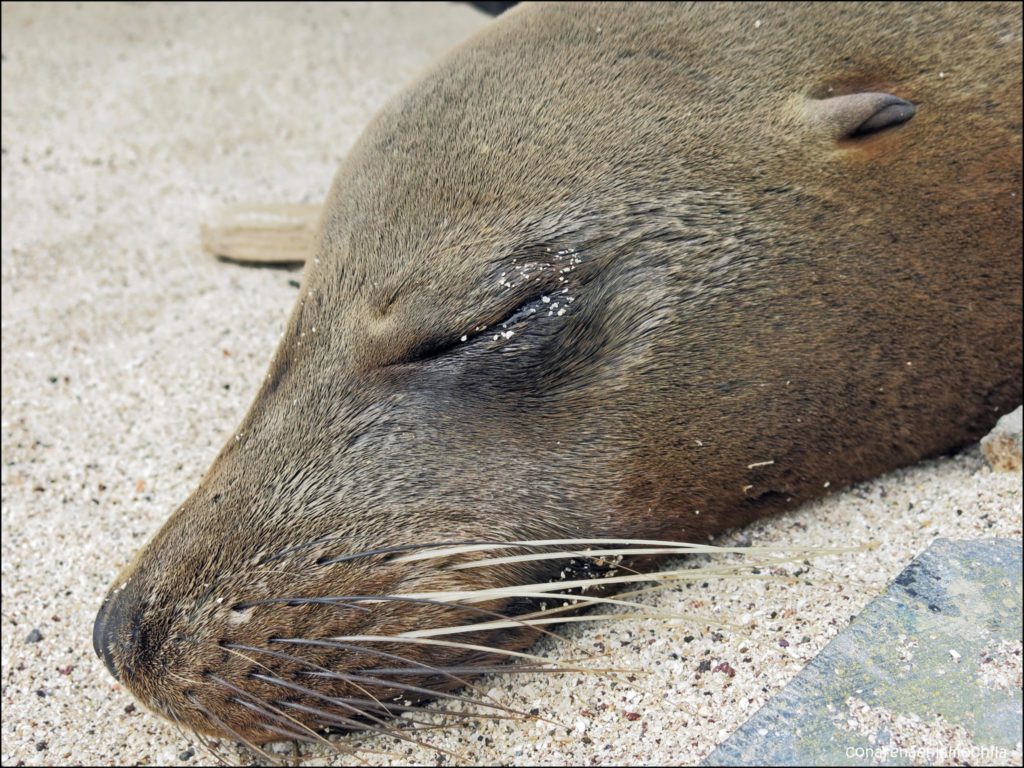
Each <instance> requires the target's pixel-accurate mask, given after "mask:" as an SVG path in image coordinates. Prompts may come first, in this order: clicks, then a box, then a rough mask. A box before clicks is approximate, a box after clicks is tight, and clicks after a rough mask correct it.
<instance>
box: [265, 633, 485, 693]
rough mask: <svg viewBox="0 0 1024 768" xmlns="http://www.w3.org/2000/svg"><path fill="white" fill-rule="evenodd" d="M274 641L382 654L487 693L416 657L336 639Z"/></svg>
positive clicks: (371, 654) (368, 653)
mask: <svg viewBox="0 0 1024 768" xmlns="http://www.w3.org/2000/svg"><path fill="white" fill-rule="evenodd" d="M273 642H276V643H292V644H295V645H314V646H320V647H326V648H338V649H340V650H345V651H353V652H355V653H362V654H366V655H367V656H380V657H382V658H385V659H394V660H395V661H404V662H406V663H407V664H415V665H416V666H417V667H420V669H418V670H415V673H416V674H420V675H422V674H423V670H430V671H431V672H435V673H437V674H439V675H442V676H443V677H448V678H451V679H452V680H454V681H455V682H457V683H459V684H460V685H464V686H465V687H467V688H471V689H472V690H474V691H476V692H477V693H480V694H481V695H486V694H483V693H482V692H481V691H479V690H478V689H477V688H476V687H475V686H474V685H473V684H472V683H470V682H469V680H466V679H465V678H462V677H456V676H455V675H453V674H449V673H448V672H446V671H445V670H444V669H442V668H440V667H435V666H433V665H431V664H426V663H424V662H422V661H415V660H414V659H409V658H406V657H405V656H399V655H398V654H396V653H387V652H386V651H378V650H376V649H375V648H366V647H364V646H359V645H355V644H352V643H339V642H338V641H336V640H281V639H279V638H275V639H274V640H273Z"/></svg>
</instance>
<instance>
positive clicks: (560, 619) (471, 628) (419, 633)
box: [397, 613, 676, 637]
mask: <svg viewBox="0 0 1024 768" xmlns="http://www.w3.org/2000/svg"><path fill="white" fill-rule="evenodd" d="M659 618H660V619H664V617H663V616H658V615H657V614H651V613H622V614H617V613H602V614H588V615H586V616H552V617H550V618H540V619H530V620H528V621H516V622H506V621H487V622H480V623H478V624H466V625H463V626H459V627H438V628H435V629H416V630H410V631H408V632H403V633H402V634H400V635H397V637H436V636H439V635H441V636H443V635H457V634H460V633H462V632H478V631H482V630H487V631H490V630H495V629H510V628H512V627H517V626H522V625H524V624H525V625H527V626H530V627H535V626H540V625H544V624H569V623H573V622H584V621H624V620H626V619H659ZM670 621H676V620H675V619H671V620H670Z"/></svg>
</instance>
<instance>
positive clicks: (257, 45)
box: [2, 4, 1021, 765]
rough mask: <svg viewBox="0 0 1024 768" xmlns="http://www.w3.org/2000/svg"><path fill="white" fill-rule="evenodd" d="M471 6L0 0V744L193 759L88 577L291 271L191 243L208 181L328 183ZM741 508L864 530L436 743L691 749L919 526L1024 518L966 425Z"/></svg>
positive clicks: (233, 413) (188, 461)
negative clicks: (124, 657) (123, 670)
mask: <svg viewBox="0 0 1024 768" xmlns="http://www.w3.org/2000/svg"><path fill="white" fill-rule="evenodd" d="M486 23H488V19H487V18H486V17H484V16H481V15H479V14H477V13H476V12H475V11H474V10H472V9H470V8H468V7H464V6H458V5H454V4H437V5H431V6H430V7H427V6H426V5H419V4H414V5H411V6H407V7H395V6H369V5H356V4H353V5H344V6H340V7H339V6H320V5H317V6H301V5H287V6H277V5H259V6H248V7H240V6H210V5H203V6H201V7H197V6H166V5H152V6H150V5H145V4H116V5H101V6H88V7H81V8H80V7H77V6H72V5H61V6H59V7H38V6H31V5H20V4H19V5H15V4H5V5H4V6H3V56H4V60H3V66H2V73H3V81H2V85H3V117H2V128H3V157H2V172H3V189H2V194H3V214H2V228H3V251H2V271H3V289H2V299H3V410H2V420H3V473H2V482H3V495H2V504H3V530H2V534H3V669H2V680H3V747H2V761H3V764H4V765H15V764H32V765H39V764H54V763H62V764H68V763H85V764H111V763H124V762H133V763H140V764H158V763H165V764H166V763H183V764H196V763H198V762H208V761H209V760H210V757H209V755H208V754H207V753H205V752H203V751H202V749H201V748H200V746H199V745H198V743H197V742H196V741H195V740H194V739H193V738H190V737H189V736H187V735H183V734H179V733H177V732H176V731H175V730H174V729H173V728H172V727H171V726H170V725H169V724H168V723H166V722H164V721H162V720H160V719H158V718H157V717H156V716H154V715H151V714H149V713H147V712H145V711H143V710H142V708H141V707H136V706H135V705H134V704H133V702H132V699H131V697H130V696H129V695H128V694H127V693H126V692H125V691H124V690H122V689H121V688H120V686H118V685H117V684H116V683H115V682H114V681H113V680H112V679H111V678H110V676H109V675H108V674H107V672H106V670H105V669H104V668H103V665H102V663H101V662H100V661H99V659H97V658H96V657H95V656H94V654H93V651H92V644H91V629H92V621H93V618H94V615H95V611H96V609H97V608H98V606H99V603H100V600H101V598H102V596H103V593H104V590H105V589H106V587H107V586H108V584H109V582H110V580H111V579H112V577H113V575H114V574H115V573H116V571H117V570H118V569H119V568H120V567H121V566H122V565H123V564H124V563H125V562H126V560H127V559H128V558H129V557H130V556H131V554H132V553H133V552H134V551H135V550H136V549H137V548H138V547H139V546H140V545H142V544H143V543H144V541H145V540H146V539H147V538H148V537H149V536H150V535H151V534H152V533H153V532H154V531H155V530H156V529H157V528H158V527H159V525H160V524H161V523H162V521H163V520H164V519H165V518H166V516H167V515H168V514H169V513H170V511H171V510H172V509H173V508H174V507H175V505H176V504H178V503H179V502H181V501H182V499H184V497H185V496H186V494H187V493H188V491H189V490H190V489H191V488H192V487H193V486H194V484H195V483H196V482H197V481H198V479H199V478H200V476H201V475H202V473H203V472H204V471H205V469H206V467H207V465H208V463H209V462H210V461H211V459H212V458H213V457H214V455H215V454H216V452H217V450H218V449H219V447H220V444H221V442H222V441H223V440H224V439H225V438H226V436H227V435H228V434H230V432H231V430H232V429H233V428H234V426H235V425H236V423H237V421H238V420H239V419H240V418H241V416H242V414H243V413H244V410H245V409H246V408H247V406H248V404H249V402H250V400H251V398H252V396H253V393H254V391H255V387H256V385H257V383H258V382H259V381H260V379H261V378H262V376H263V372H264V368H265V366H266V364H267V362H268V361H269V359H270V355H271V352H272V351H273V349H274V347H275V345H276V342H277V338H278V334H279V333H280V331H281V329H282V327H283V324H284V321H285V318H286V316H287V313H288V311H289V308H290V305H291V303H292V302H293V300H294V298H295V295H296V291H295V289H294V288H293V287H291V286H289V280H290V279H295V278H297V277H298V274H291V273H287V272H281V271H274V270H265V269H245V268H241V267H237V266H230V265H226V264H221V263H217V262H215V261H213V260H211V259H209V258H208V257H206V256H205V255H204V254H203V253H201V251H200V249H199V245H198V227H199V223H200V222H201V221H202V220H203V219H204V217H206V216H207V215H208V214H209V212H211V211H212V210H214V209H215V208H217V207H218V206H220V205H222V204H223V203H227V202H235V201H259V200H267V201H275V200H280V201H300V200H302V201H317V200H319V199H320V198H322V196H323V195H324V194H325V192H326V190H327V187H328V185H329V183H330V179H331V177H332V175H333V173H334V170H335V168H336V166H337V163H338V161H339V160H340V158H341V157H342V156H343V155H344V153H345V151H346V150H347V149H348V147H349V146H350V145H351V143H352V142H353V140H354V139H355V138H356V136H357V135H358V133H359V131H360V130H361V129H362V127H363V125H364V124H365V123H366V122H367V120H368V119H369V117H370V116H371V115H372V114H373V112H374V110H375V109H376V108H377V107H378V106H379V105H380V104H381V103H382V102H383V101H384V100H385V99H386V98H387V97H388V96H389V95H390V94H391V93H393V92H394V91H395V90H396V88H397V87H399V86H400V85H401V84H402V83H404V82H406V81H408V80H409V79H410V78H411V77H412V76H413V75H414V74H415V73H416V72H417V70H418V69H419V68H420V67H422V66H423V65H424V64H425V63H426V62H427V61H429V60H430V59H431V58H432V57H434V56H435V55H437V54H438V53H440V52H441V51H443V50H445V49H446V48H448V47H450V46H451V45H452V44H453V43H454V42H455V41H457V40H459V39H461V38H463V37H465V36H466V35H468V34H470V33H471V32H472V31H473V30H475V29H478V28H480V27H482V26H483V25H485V24H486ZM747 533H749V536H750V538H751V539H752V540H753V541H755V542H756V543H758V544H761V543H787V544H794V545H804V544H813V545H821V546H829V545H833V546H834V545H849V544H864V543H868V542H878V543H879V546H878V548H877V549H874V550H872V551H867V552H863V553H860V554H856V555H847V556H842V557H832V558H828V559H826V560H822V561H819V562H816V567H815V568H813V569H812V570H810V571H809V572H807V573H804V574H803V575H801V576H800V577H799V579H798V580H797V581H796V582H795V583H786V582H784V581H782V580H779V579H776V580H772V581H746V582H720V583H716V582H712V583H711V584H710V585H709V586H708V587H707V588H704V587H700V586H696V587H692V588H685V587H682V588H679V589H676V590H668V591H666V592H664V593H661V594H658V595H656V596H653V597H651V598H650V602H651V603H652V604H653V605H657V606H660V607H662V608H665V609H670V610H673V611H701V612H704V613H710V614H713V615H716V616H721V617H727V618H730V619H732V620H733V621H735V622H737V623H740V624H743V625H744V628H742V629H738V630H730V631H725V632H722V633H721V634H719V635H714V634H712V633H711V632H708V631H705V627H704V626H703V625H699V624H698V625H695V626H693V627H667V626H665V625H663V624H660V623H658V622H654V621H636V622H624V623H617V624H614V625H604V626H600V627H584V628H577V629H573V630H570V631H568V632H566V633H565V634H566V636H568V637H572V638H575V639H576V640H577V641H578V642H579V643H580V644H581V646H582V647H583V648H590V649H596V650H599V651H600V650H603V651H604V652H606V653H607V654H608V655H607V657H606V662H605V663H607V664H609V665H614V666H616V667H620V668H629V669H635V670H638V671H640V670H642V671H643V672H645V673H647V674H643V673H639V672H638V674H635V675H632V677H631V678H627V677H625V676H622V675H619V676H604V677H601V676H584V677H582V678H574V677H572V676H569V677H558V676H541V675H524V676H503V677H496V678H492V679H490V680H489V681H485V683H484V686H483V687H485V688H487V687H490V688H492V689H494V692H495V694H496V695H497V694H500V696H501V700H502V701H503V702H504V703H506V704H508V705H510V706H516V707H520V708H523V709H527V710H529V709H531V708H536V709H537V710H539V711H540V712H541V713H543V714H546V715H548V716H550V717H552V718H553V719H557V720H560V721H561V722H563V723H566V724H567V725H569V726H570V728H571V730H570V731H568V732H563V731H560V730H558V729H555V728H553V727H552V726H550V725H548V724H545V723H541V722H536V721H535V722H507V721H505V722H502V721H484V722H479V723H474V724H472V725H466V726H464V727H462V728H458V729H453V730H450V731H448V732H446V733H434V734H433V735H432V736H431V738H433V739H435V741H436V742H437V743H443V744H445V745H447V747H448V748H451V749H454V750H456V751H458V752H461V753H462V754H464V755H465V759H466V761H467V762H474V763H520V764H522V763H527V764H529V763H536V764H539V763H544V764H557V763H565V762H571V763H591V762H594V763H603V764H616V763H651V764H658V763H693V762H696V761H699V760H700V759H701V758H703V757H704V756H705V755H707V754H708V752H710V751H711V750H712V749H713V748H714V746H715V745H716V744H717V743H718V742H720V741H721V740H723V739H724V738H725V737H726V736H727V735H729V734H730V733H731V732H732V731H733V730H734V729H735V728H736V727H738V726H739V725H740V724H741V723H742V722H743V721H744V720H745V719H746V718H747V716H749V715H750V714H751V713H752V712H753V711H754V710H755V709H756V708H757V707H758V706H760V705H761V704H762V703H764V702H765V701H766V700H767V699H768V698H769V697H770V696H771V695H772V694H774V693H776V692H777V691H778V690H779V689H780V688H781V687H782V686H783V685H784V684H785V683H786V682H787V681H788V680H789V679H791V678H792V676H793V675H794V674H795V673H796V672H797V671H799V670H800V669H801V667H802V666H803V665H804V664H805V663H806V662H807V661H808V660H809V659H810V658H812V657H813V656H814V654H815V653H817V651H818V650H820V649H821V647H822V646H823V645H824V644H825V643H826V642H827V641H828V639H829V638H831V637H832V636H833V635H834V634H835V633H837V632H839V631H840V630H841V629H842V628H843V627H844V626H845V625H846V624H847V622H848V621H849V619H850V617H851V616H852V615H854V614H856V613H857V611H859V610H860V609H861V607H863V606H864V605H865V604H866V602H867V601H868V600H869V599H870V598H871V597H872V596H873V595H875V594H877V593H878V591H880V590H881V588H882V587H883V586H884V585H885V584H886V583H887V581H888V580H889V579H890V578H892V577H893V576H894V575H895V574H896V573H897V572H898V571H899V570H900V569H901V568H902V567H903V566H904V565H905V564H906V563H907V562H909V561H910V559H911V558H912V557H913V556H914V555H916V554H917V553H918V552H920V551H921V550H922V549H923V548H924V547H926V546H927V545H928V543H929V542H931V541H932V540H933V539H934V538H935V537H937V536H947V537H953V538H958V537H980V536H986V537H987V536H1009V537H1014V538H1016V539H1020V537H1021V475H1020V473H1019V472H1017V473H1007V474H996V473H993V472H992V471H990V470H989V469H988V468H987V467H986V466H985V465H984V463H983V462H982V461H981V460H980V458H979V455H978V452H977V450H974V451H972V452H969V453H968V454H966V455H964V456H961V457H958V458H956V459H952V460H943V461H939V462H930V463H927V464H924V465H921V466H919V467H915V468H912V469H909V470H906V471H903V472H898V473H895V474H893V475H891V476H889V477H886V478H883V479H881V480H879V481H876V482H874V483H872V484H869V485H866V486H864V487H861V488H857V489H854V490H852V491H849V492H846V493H843V494H840V495H837V496H836V497H833V498H831V499H828V500H826V501H823V502H820V503H817V504H813V505H810V506H808V507H805V508H804V509H802V510H801V511H799V512H798V513H795V514H791V515H789V516H786V517H783V518H780V519H777V520H775V521H772V522H770V523H766V524H760V525H757V526H755V527H753V528H751V529H749V531H748V532H747ZM33 629H38V631H39V632H40V633H41V634H42V636H43V639H42V640H41V641H39V642H36V643H28V642H26V638H27V636H28V635H29V633H30V632H31V631H32V630H33ZM691 636H692V637H693V639H692V640H691V641H689V642H687V641H686V638H687V637H691ZM782 640H785V641H786V642H787V643H788V646H786V647H783V646H782V645H781V644H780V641H782ZM541 646H542V647H545V644H543V643H542V644H541ZM704 660H709V661H710V662H711V664H712V669H714V668H715V667H717V666H718V665H719V664H720V663H721V662H723V661H725V662H728V664H729V665H730V666H731V668H733V669H734V670H735V676H733V677H729V676H728V674H727V672H725V671H721V672H713V671H712V672H706V673H703V674H700V673H698V671H697V669H698V665H699V664H700V662H701V661H704ZM366 745H367V746H373V747H374V748H383V749H389V750H393V751H395V752H397V753H398V754H399V755H400V756H401V757H402V758H403V759H404V760H408V761H410V762H418V763H424V762H425V763H431V764H432V763H434V762H437V761H438V758H437V756H436V755H435V754H433V753H431V752H429V751H426V750H421V749H419V748H414V749H411V750H410V749H409V748H408V747H406V746H404V745H401V746H396V745H394V744H393V743H390V742H387V741H385V740H377V741H373V740H370V741H367V743H366ZM225 748H226V749H227V745H225ZM190 749H194V750H195V754H194V755H190V754H189V752H188V750H190ZM228 754H233V749H228ZM370 759H371V762H386V761H387V760H388V758H387V757H383V756H371V757H370ZM443 759H444V760H445V761H446V762H451V761H452V759H451V758H448V757H444V758H443ZM338 762H344V761H343V760H340V759H339V760H338ZM349 762H350V761H349Z"/></svg>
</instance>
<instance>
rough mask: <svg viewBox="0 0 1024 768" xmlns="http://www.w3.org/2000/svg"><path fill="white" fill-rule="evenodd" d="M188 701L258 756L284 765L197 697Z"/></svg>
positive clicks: (192, 697) (274, 763)
mask: <svg viewBox="0 0 1024 768" xmlns="http://www.w3.org/2000/svg"><path fill="white" fill-rule="evenodd" d="M188 700H189V701H190V702H191V703H192V706H194V707H195V708H196V709H198V710H199V711H200V712H202V713H203V714H204V715H206V717H207V718H208V719H209V720H210V722H211V723H213V724H214V725H216V726H217V727H219V728H220V729H221V730H223V731H224V732H226V733H229V734H231V736H233V737H234V738H235V740H236V741H239V742H241V743H242V744H245V746H247V747H248V748H249V749H251V750H252V751H253V752H255V753H256V754H258V755H262V756H263V757H264V758H266V760H267V761H268V762H269V763H271V764H272V765H282V762H281V761H280V760H278V759H277V758H276V757H274V756H273V755H271V754H270V753H269V752H267V751H266V750H265V749H263V748H262V747H259V746H257V745H256V744H253V743H252V742H251V741H249V740H248V739H247V738H245V737H244V736H243V735H242V734H240V733H239V732H238V731H236V730H235V729H234V728H232V727H231V726H230V725H228V724H227V723H225V722H224V721H223V720H221V719H220V718H219V717H217V716H216V715H215V714H213V712H211V711H210V710H209V709H207V708H206V707H204V706H203V704H202V703H201V702H200V701H199V700H197V699H196V698H195V696H189V697H188Z"/></svg>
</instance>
